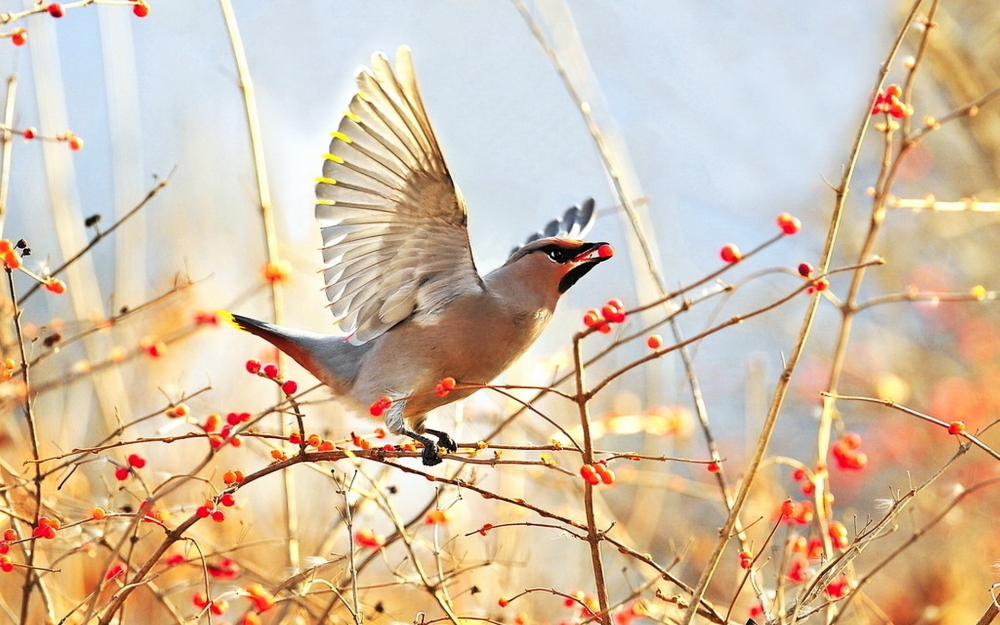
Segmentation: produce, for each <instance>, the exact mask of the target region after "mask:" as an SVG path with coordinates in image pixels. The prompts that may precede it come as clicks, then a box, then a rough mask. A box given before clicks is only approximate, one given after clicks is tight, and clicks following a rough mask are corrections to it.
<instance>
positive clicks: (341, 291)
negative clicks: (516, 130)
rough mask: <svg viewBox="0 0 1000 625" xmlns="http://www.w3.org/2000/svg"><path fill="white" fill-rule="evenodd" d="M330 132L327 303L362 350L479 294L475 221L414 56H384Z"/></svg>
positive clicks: (364, 73)
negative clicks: (447, 158) (399, 327)
mask: <svg viewBox="0 0 1000 625" xmlns="http://www.w3.org/2000/svg"><path fill="white" fill-rule="evenodd" d="M357 82H358V93H357V94H355V96H354V98H353V99H352V100H351V105H350V109H349V110H348V111H346V112H345V113H344V118H343V119H342V120H341V122H340V127H339V129H338V130H337V132H335V133H333V141H331V143H330V152H329V154H326V155H325V158H326V162H325V163H324V164H323V177H322V178H320V179H319V180H318V184H317V185H316V219H317V220H318V221H319V223H320V231H321V233H322V235H323V261H324V263H325V268H324V271H323V278H324V281H325V282H326V287H325V290H326V296H327V298H328V299H329V300H330V307H331V309H332V311H333V314H334V316H335V317H336V319H337V321H336V323H337V325H338V327H339V328H340V330H341V331H343V332H345V333H347V334H349V335H350V339H351V342H353V343H356V344H360V343H364V342H366V341H369V340H371V339H373V338H375V337H377V336H380V335H381V334H383V333H384V332H386V331H387V330H388V329H389V328H391V327H392V326H394V325H396V324H397V323H399V322H400V321H402V320H404V319H407V318H408V317H411V316H413V315H417V316H418V317H421V316H422V317H428V316H433V315H434V314H435V313H436V312H438V311H440V310H441V309H442V308H443V307H444V306H446V305H447V304H448V303H449V302H450V301H452V300H453V299H455V298H456V297H458V296H459V295H461V294H463V293H465V292H469V291H472V290H478V289H481V288H482V281H481V280H480V277H479V274H478V272H477V271H476V267H475V265H474V264H473V262H472V251H471V249H470V248H469V234H468V231H467V229H466V223H467V219H468V215H467V214H466V210H465V203H464V202H463V201H462V199H461V196H460V194H459V193H458V190H457V189H456V188H455V185H454V183H453V182H452V180H451V175H450V174H449V173H448V167H447V166H446V165H445V162H444V156H442V154H441V149H440V147H438V142H437V139H436V138H435V137H434V131H433V130H432V129H431V125H430V121H429V120H428V118H427V113H426V111H424V105H423V102H422V101H421V100H420V93H419V92H418V91H417V83H416V79H415V77H414V74H413V62H412V60H411V59H410V50H409V48H406V47H402V48H400V49H399V51H398V52H397V53H396V68H395V72H393V69H392V67H390V66H389V61H388V60H387V59H386V57H385V56H384V55H382V54H381V53H377V54H375V55H374V56H372V62H371V68H370V69H369V68H367V67H362V68H360V69H359V70H358V74H357Z"/></svg>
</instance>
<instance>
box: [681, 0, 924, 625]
mask: <svg viewBox="0 0 1000 625" xmlns="http://www.w3.org/2000/svg"><path fill="white" fill-rule="evenodd" d="M922 1H923V0H916V1H915V2H914V3H913V6H912V8H911V9H910V13H909V15H908V16H907V18H906V20H905V21H904V23H903V25H902V27H901V28H900V29H899V32H898V33H897V35H896V40H895V41H894V42H893V45H892V48H891V49H890V51H889V54H888V55H887V57H886V60H885V62H884V63H883V64H882V67H881V69H880V70H879V75H878V78H877V80H876V83H875V89H874V90H873V93H872V95H871V99H870V100H869V102H868V104H867V106H866V107H865V111H864V114H863V115H862V119H861V124H860V125H859V127H858V132H857V135H856V136H855V138H854V144H853V146H852V147H851V151H850V154H849V156H848V159H847V165H846V166H845V168H844V173H843V176H842V177H841V180H840V184H839V185H838V186H837V187H836V189H835V194H836V195H835V199H834V203H833V214H832V215H831V217H830V227H829V230H828V231H827V237H826V243H825V244H824V247H823V253H822V255H821V256H820V262H819V267H818V269H819V271H820V273H823V272H826V271H827V270H828V269H829V267H830V260H831V258H832V257H833V250H834V246H835V244H836V242H837V237H838V235H839V233H840V225H841V222H842V220H843V216H844V207H845V205H846V202H847V194H848V192H849V191H850V186H851V181H852V180H853V179H854V172H855V169H856V168H857V163H858V158H859V156H860V154H861V145H862V144H863V143H864V139H865V136H866V135H867V133H868V126H869V122H870V120H871V116H872V109H873V108H874V106H875V99H876V97H877V96H878V91H879V89H881V87H882V84H883V82H884V81H885V77H886V75H887V74H888V72H889V68H890V67H891V66H892V63H893V61H894V60H895V58H896V55H897V53H898V52H899V49H900V47H901V46H902V45H903V39H904V37H905V35H906V33H907V31H909V28H910V24H911V23H912V22H913V19H914V17H915V16H916V14H917V10H918V9H919V7H920V4H921V2H922ZM819 301H820V298H819V297H813V298H812V299H811V300H810V302H809V306H808V308H807V310H806V314H805V317H804V318H803V320H802V326H801V328H800V330H799V336H798V339H797V340H796V342H795V346H794V347H793V349H792V352H791V353H790V354H789V357H788V360H787V361H786V364H785V368H784V370H783V371H782V374H781V377H780V378H779V380H778V385H777V388H776V389H775V392H774V397H773V399H772V401H771V407H770V409H769V410H768V413H767V416H766V417H765V419H764V424H763V427H762V429H761V433H760V436H759V438H758V441H757V447H756V449H755V450H754V453H753V456H752V457H751V459H750V462H749V463H748V465H747V467H746V470H745V477H744V479H743V481H742V482H741V483H740V488H739V490H738V491H737V493H736V497H735V499H734V501H733V508H732V510H731V512H730V513H729V516H728V518H727V519H726V523H725V525H723V527H722V529H721V530H720V535H721V536H722V538H721V539H720V540H719V541H718V542H717V543H716V546H715V550H714V551H713V553H712V555H711V556H710V557H709V559H708V562H707V563H706V565H705V567H704V569H703V571H702V574H701V577H700V579H699V580H698V585H697V587H696V588H695V591H694V595H693V599H694V600H693V601H692V604H691V606H689V607H688V610H687V612H686V613H685V614H684V618H683V620H682V623H683V625H690V623H691V622H692V620H693V619H694V616H695V611H696V610H695V607H696V605H697V602H698V601H700V600H701V598H702V597H703V596H704V594H705V591H706V590H707V589H708V585H709V583H710V582H711V581H712V578H713V577H714V576H715V570H716V568H717V567H718V566H719V562H721V560H722V554H723V552H724V551H725V548H726V545H727V543H728V542H729V536H730V535H731V534H732V531H733V528H734V527H735V525H736V521H737V517H738V516H739V513H740V511H741V510H742V509H743V505H744V504H745V503H746V500H747V496H748V495H749V493H750V488H751V486H752V485H753V482H754V478H755V477H756V474H757V468H758V467H759V466H760V463H761V460H762V459H763V457H764V453H765V452H766V451H767V447H768V444H769V443H770V441H771V436H772V435H773V433H774V428H775V425H776V424H777V421H778V414H779V413H780V411H781V407H782V405H783V404H784V400H785V395H786V394H787V392H788V388H789V385H790V383H791V379H792V374H793V373H794V372H795V368H796V366H797V365H798V362H799V359H800V358H801V356H802V353H803V351H804V350H805V346H806V343H807V341H808V338H809V334H810V331H811V330H812V324H813V320H814V319H815V318H816V311H817V310H818V308H819ZM818 490H820V489H818V488H817V491H818Z"/></svg>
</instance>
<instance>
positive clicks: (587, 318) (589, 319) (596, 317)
mask: <svg viewBox="0 0 1000 625" xmlns="http://www.w3.org/2000/svg"><path fill="white" fill-rule="evenodd" d="M599 323H601V315H600V313H598V312H597V311H596V310H588V311H587V314H585V315H584V316H583V325H585V326H587V327H588V328H593V327H594V326H596V325H598V324H599Z"/></svg>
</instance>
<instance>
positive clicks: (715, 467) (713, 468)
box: [707, 460, 722, 473]
mask: <svg viewBox="0 0 1000 625" xmlns="http://www.w3.org/2000/svg"><path fill="white" fill-rule="evenodd" d="M707 468H708V472H709V473H718V472H719V471H721V470H722V464H720V463H719V461H718V460H713V461H711V462H709V463H708V467H707Z"/></svg>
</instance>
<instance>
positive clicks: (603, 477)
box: [580, 461, 615, 486]
mask: <svg viewBox="0 0 1000 625" xmlns="http://www.w3.org/2000/svg"><path fill="white" fill-rule="evenodd" d="M580 477H582V478H583V479H584V481H585V482H587V483H588V484H590V485H591V486H597V485H598V484H600V483H602V482H603V483H604V484H614V483H615V472H614V471H612V470H611V469H609V468H608V467H607V464H606V463H605V462H604V461H598V462H595V463H594V464H585V465H583V466H582V467H580Z"/></svg>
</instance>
